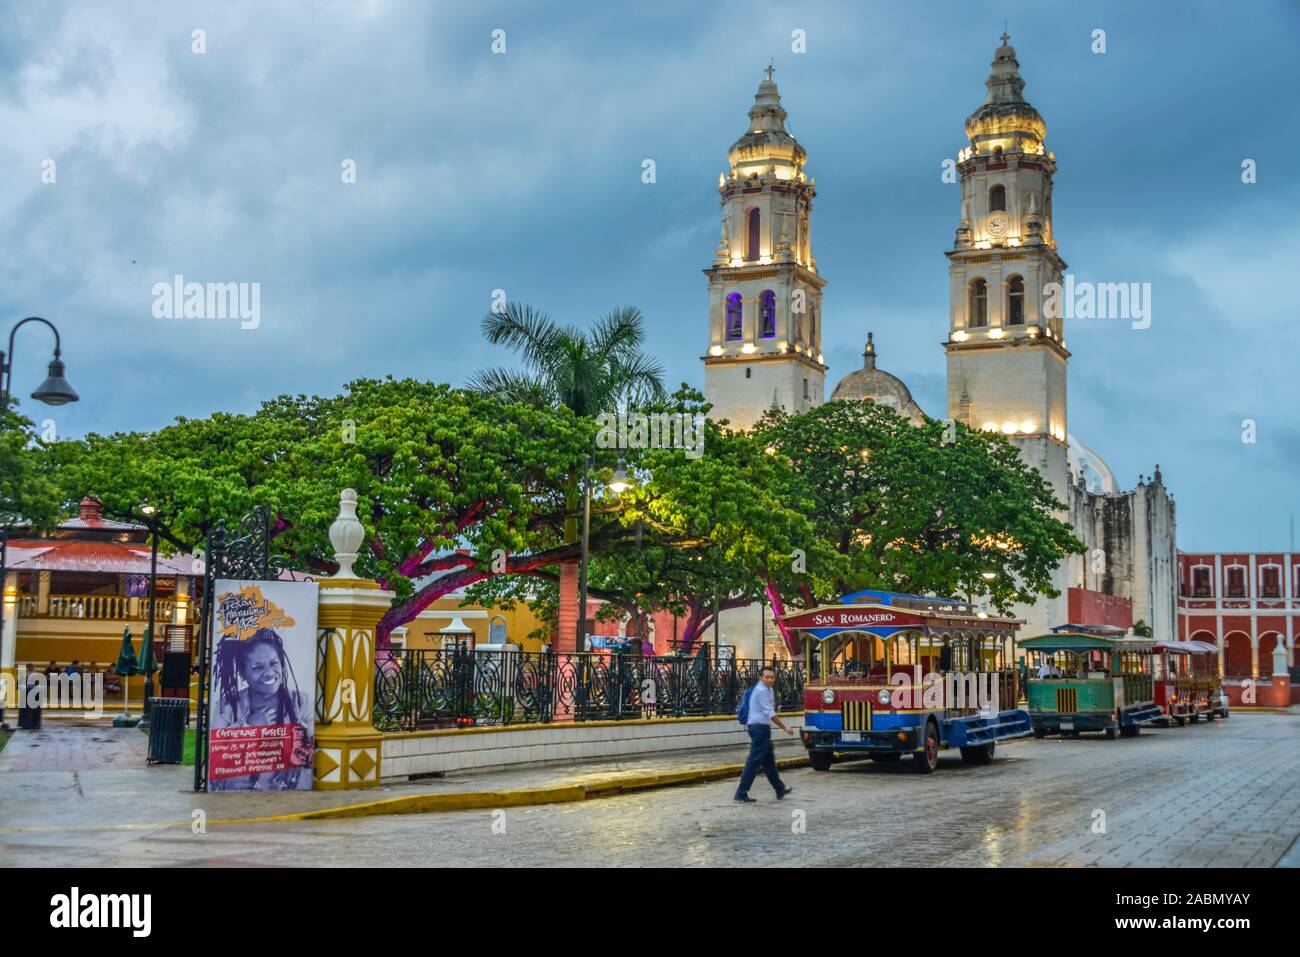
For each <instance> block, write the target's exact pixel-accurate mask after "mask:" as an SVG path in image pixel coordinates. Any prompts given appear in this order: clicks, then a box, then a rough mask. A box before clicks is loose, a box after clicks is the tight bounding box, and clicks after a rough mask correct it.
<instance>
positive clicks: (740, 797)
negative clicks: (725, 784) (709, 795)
mask: <svg viewBox="0 0 1300 957" xmlns="http://www.w3.org/2000/svg"><path fill="white" fill-rule="evenodd" d="M732 800H733V801H739V802H740V803H741V804H757V803H758V802H757V801H755V800H754V799H753V798H752V797H750V796H749V795H748V794H737V795H736V796H735V797H734V798H732Z"/></svg>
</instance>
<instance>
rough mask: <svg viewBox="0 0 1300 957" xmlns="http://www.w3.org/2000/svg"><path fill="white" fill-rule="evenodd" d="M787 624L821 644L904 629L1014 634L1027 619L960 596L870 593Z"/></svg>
mask: <svg viewBox="0 0 1300 957" xmlns="http://www.w3.org/2000/svg"><path fill="white" fill-rule="evenodd" d="M781 622H782V624H784V625H785V626H786V627H787V628H796V629H798V630H800V631H804V632H807V633H808V634H810V635H812V636H813V637H814V638H817V639H818V640H819V641H824V640H826V639H827V638H830V637H832V636H834V635H839V634H843V633H845V632H850V631H860V632H866V633H867V634H872V635H879V636H880V637H882V638H888V637H890V636H892V635H896V634H898V633H900V632H904V631H919V632H922V633H924V634H934V633H939V634H942V633H946V632H954V631H958V632H960V631H982V632H994V633H1014V632H1015V630H1016V629H1017V628H1019V627H1020V626H1021V625H1022V624H1024V622H1023V621H1020V620H1019V619H1015V618H1000V617H996V616H994V615H990V614H987V613H985V612H981V611H980V610H979V609H978V608H976V607H975V606H974V605H972V604H970V603H969V602H964V601H960V600H958V599H956V598H935V597H927V596H925V595H907V594H903V593H901V592H883V591H875V590H870V589H869V590H865V591H860V592H854V593H852V594H850V595H845V596H844V597H843V598H841V599H840V601H839V603H838V604H834V605H818V606H817V607H816V608H810V609H808V610H806V611H796V612H791V613H790V614H787V615H784V616H783V617H782V618H781Z"/></svg>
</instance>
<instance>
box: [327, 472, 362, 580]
mask: <svg viewBox="0 0 1300 957" xmlns="http://www.w3.org/2000/svg"><path fill="white" fill-rule="evenodd" d="M365 537H366V529H365V526H364V525H362V524H361V522H360V521H359V520H358V519H357V491H356V489H351V488H345V489H344V490H343V494H342V495H340V496H339V517H338V518H336V519H334V523H333V524H332V525H330V544H331V545H333V546H334V560H335V561H337V562H338V563H339V570H338V571H337V572H335V573H334V577H335V578H356V577H357V576H356V573H355V572H353V571H352V564H353V562H355V561H356V560H357V550H358V549H359V548H360V547H361V542H362V540H363V539H364V538H365Z"/></svg>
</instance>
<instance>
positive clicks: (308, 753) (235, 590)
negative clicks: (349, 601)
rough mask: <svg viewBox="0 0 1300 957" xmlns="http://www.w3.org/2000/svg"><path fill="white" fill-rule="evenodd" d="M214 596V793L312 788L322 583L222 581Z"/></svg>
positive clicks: (210, 779) (211, 756) (211, 715)
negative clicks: (318, 591)
mask: <svg viewBox="0 0 1300 957" xmlns="http://www.w3.org/2000/svg"><path fill="white" fill-rule="evenodd" d="M213 597H214V600H213V604H212V614H213V616H214V620H213V623H212V637H213V649H212V663H211V671H210V674H211V676H212V678H211V692H210V694H211V697H210V700H209V712H208V715H209V717H208V721H209V723H208V790H209V791H298V790H304V791H309V790H311V786H312V754H313V751H314V744H315V742H314V739H313V732H314V730H315V715H316V702H315V689H316V602H317V585H316V583H315V582H276V581H230V580H226V579H218V580H217V582H216V583H215V585H214V596H213Z"/></svg>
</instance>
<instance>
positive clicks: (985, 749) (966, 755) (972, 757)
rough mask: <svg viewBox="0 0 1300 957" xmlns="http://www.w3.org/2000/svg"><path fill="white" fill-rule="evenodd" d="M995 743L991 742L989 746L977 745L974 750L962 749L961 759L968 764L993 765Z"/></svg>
mask: <svg viewBox="0 0 1300 957" xmlns="http://www.w3.org/2000/svg"><path fill="white" fill-rule="evenodd" d="M995 743H996V742H993V741H990V742H989V743H988V744H977V745H975V746H974V747H972V748H962V749H961V759H962V760H963V761H965V762H966V763H967V764H992V763H993V745H994V744H995Z"/></svg>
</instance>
